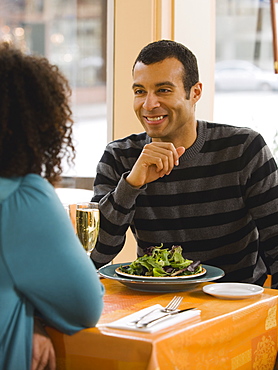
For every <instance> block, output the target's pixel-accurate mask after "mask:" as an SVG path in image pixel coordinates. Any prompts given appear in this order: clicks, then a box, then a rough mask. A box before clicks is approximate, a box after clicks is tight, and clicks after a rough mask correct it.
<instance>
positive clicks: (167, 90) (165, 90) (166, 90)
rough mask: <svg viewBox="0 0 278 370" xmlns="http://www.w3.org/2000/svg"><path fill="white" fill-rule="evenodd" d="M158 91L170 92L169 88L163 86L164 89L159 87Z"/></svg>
mask: <svg viewBox="0 0 278 370" xmlns="http://www.w3.org/2000/svg"><path fill="white" fill-rule="evenodd" d="M158 92H162V93H168V92H171V90H169V89H166V88H164V89H159V90H158Z"/></svg>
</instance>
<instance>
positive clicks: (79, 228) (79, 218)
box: [76, 202, 100, 256]
mask: <svg viewBox="0 0 278 370" xmlns="http://www.w3.org/2000/svg"><path fill="white" fill-rule="evenodd" d="M99 218H100V217H99V208H98V203H95V202H82V203H77V204H76V232H77V235H78V238H79V240H80V242H81V244H82V245H83V248H84V249H85V251H86V253H87V255H88V256H90V254H91V252H92V250H93V249H94V247H95V245H96V242H97V238H98V233H99Z"/></svg>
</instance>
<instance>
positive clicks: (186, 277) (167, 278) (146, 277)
mask: <svg viewBox="0 0 278 370" xmlns="http://www.w3.org/2000/svg"><path fill="white" fill-rule="evenodd" d="M115 272H116V273H117V274H118V275H121V276H125V277H128V278H132V279H144V280H146V279H147V280H154V279H155V280H157V279H159V280H166V281H167V280H168V281H169V280H173V279H193V278H195V277H197V276H202V275H205V273H206V272H207V270H206V269H205V268H204V267H203V269H202V271H201V272H199V273H198V274H191V275H181V276H140V275H132V274H127V273H126V272H122V271H121V270H120V267H118V268H116V269H115Z"/></svg>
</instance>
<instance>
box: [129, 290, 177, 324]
mask: <svg viewBox="0 0 278 370" xmlns="http://www.w3.org/2000/svg"><path fill="white" fill-rule="evenodd" d="M182 300H183V297H181V296H175V297H174V298H173V299H172V300H171V301H170V302H169V303H168V304H167V306H166V307H164V308H155V309H154V310H152V311H150V312H148V313H146V314H145V315H143V316H141V317H139V319H137V320H134V321H131V322H130V325H137V324H138V323H139V322H140V321H141V320H143V319H145V318H146V317H147V316H149V315H150V314H152V313H154V312H155V311H159V312H165V313H168V312H169V313H171V312H175V311H176V310H177V308H178V307H179V305H180V303H181V301H182Z"/></svg>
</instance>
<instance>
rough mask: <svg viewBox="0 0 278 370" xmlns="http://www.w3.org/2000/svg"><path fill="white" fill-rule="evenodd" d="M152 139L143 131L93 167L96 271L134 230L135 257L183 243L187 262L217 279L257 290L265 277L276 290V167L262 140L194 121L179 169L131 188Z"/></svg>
mask: <svg viewBox="0 0 278 370" xmlns="http://www.w3.org/2000/svg"><path fill="white" fill-rule="evenodd" d="M150 141H151V138H150V137H148V135H147V134H146V133H141V134H138V135H135V134H134V135H131V136H129V137H126V138H124V139H121V140H116V141H114V142H112V143H110V144H108V145H107V147H106V150H105V152H104V154H103V156H102V158H101V160H100V162H99V164H98V167H97V176H96V179H95V184H94V194H95V195H94V198H93V199H94V200H95V201H99V202H100V210H101V230H100V234H99V241H98V243H97V245H96V248H95V250H94V251H93V252H92V255H91V258H92V260H93V261H94V263H95V265H96V266H97V267H100V266H101V265H103V264H105V263H108V262H109V261H110V260H112V258H113V257H114V256H115V255H117V254H118V253H119V252H120V250H121V249H122V248H123V246H124V243H125V234H126V231H127V229H128V227H131V229H132V231H133V233H134V236H135V238H136V241H137V246H138V249H137V253H138V255H139V256H140V255H142V254H143V253H144V248H146V247H148V246H151V245H156V246H157V245H160V244H161V243H163V244H164V246H165V247H167V248H170V247H171V246H172V245H181V246H182V248H183V255H184V257H186V258H189V259H193V260H201V261H202V262H203V263H205V264H208V265H213V266H217V267H220V268H222V269H223V270H224V271H225V277H224V278H223V279H222V281H238V282H249V283H256V284H260V285H262V284H263V283H264V281H265V278H266V275H267V274H268V273H269V274H271V275H272V278H273V287H274V288H275V287H278V183H277V166H276V163H275V161H274V159H273V157H272V155H271V153H270V151H269V149H268V147H267V146H266V144H265V142H264V140H263V138H262V137H261V136H260V135H259V134H258V133H256V132H254V131H253V130H251V129H248V128H240V127H233V126H228V125H221V124H215V123H209V122H204V121H199V122H198V136H197V140H196V141H195V143H194V144H193V145H192V146H191V147H190V148H189V149H187V150H186V151H185V153H184V154H183V155H182V156H181V158H180V163H179V166H177V167H174V169H173V171H172V172H171V173H170V175H168V176H164V177H163V178H160V179H158V180H156V181H154V182H151V183H149V184H147V185H145V186H143V187H142V188H140V189H135V188H133V187H131V186H130V185H129V184H128V183H127V182H126V181H125V177H126V176H127V174H128V173H129V171H130V170H131V168H132V167H133V165H134V163H135V161H136V159H137V158H138V156H139V155H140V153H141V151H142V149H143V147H144V145H145V144H147V143H149V142H150ZM127 248H128V246H127Z"/></svg>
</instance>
